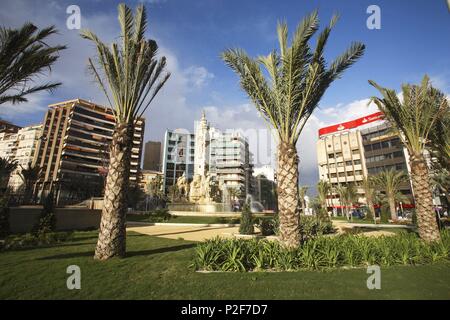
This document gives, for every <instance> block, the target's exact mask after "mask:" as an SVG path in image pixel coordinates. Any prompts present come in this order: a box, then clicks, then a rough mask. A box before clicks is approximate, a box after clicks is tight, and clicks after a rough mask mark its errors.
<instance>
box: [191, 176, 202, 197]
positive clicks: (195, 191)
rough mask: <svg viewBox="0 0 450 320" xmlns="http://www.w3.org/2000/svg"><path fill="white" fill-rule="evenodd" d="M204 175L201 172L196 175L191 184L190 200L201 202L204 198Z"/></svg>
mask: <svg viewBox="0 0 450 320" xmlns="http://www.w3.org/2000/svg"><path fill="white" fill-rule="evenodd" d="M202 180H203V179H202V176H201V175H199V174H196V175H194V179H193V180H192V182H191V185H190V188H189V189H190V190H189V191H190V192H189V201H191V202H194V203H199V202H200V201H201V200H203V199H204V193H203V181H202Z"/></svg>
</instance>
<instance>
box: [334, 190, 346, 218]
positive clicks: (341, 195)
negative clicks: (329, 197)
mask: <svg viewBox="0 0 450 320" xmlns="http://www.w3.org/2000/svg"><path fill="white" fill-rule="evenodd" d="M335 191H336V193H337V194H338V196H339V204H340V206H341V209H342V214H345V216H346V217H347V218H348V213H347V207H346V203H345V198H346V192H347V189H346V187H344V186H343V185H338V186H337V187H336V188H335Z"/></svg>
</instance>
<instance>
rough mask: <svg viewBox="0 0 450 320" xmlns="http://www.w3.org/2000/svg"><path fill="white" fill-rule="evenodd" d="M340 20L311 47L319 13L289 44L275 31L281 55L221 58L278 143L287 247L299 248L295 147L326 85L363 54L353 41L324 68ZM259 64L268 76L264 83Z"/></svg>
mask: <svg viewBox="0 0 450 320" xmlns="http://www.w3.org/2000/svg"><path fill="white" fill-rule="evenodd" d="M337 20H338V18H337V16H334V17H333V18H332V19H331V22H330V24H329V26H327V27H325V29H324V30H323V31H322V32H321V33H320V34H319V36H318V39H317V44H316V46H315V49H312V48H311V46H310V44H309V42H310V40H311V38H312V37H313V35H314V34H315V33H316V31H317V30H318V29H319V19H318V15H317V11H315V12H313V13H312V14H310V15H308V16H307V17H306V18H305V19H303V21H302V22H301V23H300V24H299V25H298V27H297V30H296V31H295V33H294V36H293V38H292V43H291V46H289V45H288V27H287V24H286V23H279V24H278V27H277V33H278V41H279V44H280V51H279V52H278V51H276V50H273V51H272V52H271V53H270V54H269V55H267V56H261V57H259V58H257V59H253V58H251V57H249V56H248V55H247V54H246V53H245V51H243V50H241V49H228V50H226V51H225V52H223V53H222V59H223V60H224V61H225V63H226V64H227V65H228V66H229V67H230V68H231V69H233V70H234V71H235V72H236V73H237V74H238V76H239V77H240V84H241V87H242V89H243V90H244V91H245V92H246V93H247V95H248V96H249V98H250V99H251V100H252V102H253V103H254V105H255V107H256V109H257V110H258V111H259V112H260V113H261V115H262V116H263V118H264V120H265V121H266V123H267V124H268V125H269V126H270V127H272V128H274V129H275V131H276V138H277V139H278V155H277V158H278V161H277V163H278V169H277V179H278V184H277V188H278V190H277V191H278V210H279V215H280V238H281V240H282V242H283V244H284V245H285V246H288V247H297V246H298V245H299V243H300V238H299V234H298V221H299V215H300V212H299V206H298V204H299V201H298V198H299V197H298V154H297V148H296V144H297V141H298V139H299V136H300V133H301V132H302V130H303V128H304V126H305V124H306V122H307V121H308V119H309V117H310V116H311V114H312V113H313V111H314V110H315V109H316V107H317V106H318V104H319V101H320V99H321V98H322V96H323V94H324V93H325V91H326V89H327V88H328V87H329V86H330V84H331V83H332V82H333V81H334V80H336V79H337V78H339V77H340V76H341V75H342V73H343V72H344V71H345V70H346V69H347V68H348V67H350V66H351V65H352V64H353V63H355V61H356V60H357V59H358V58H360V57H361V56H362V55H363V52H364V45H363V44H361V43H354V44H353V45H351V47H350V48H349V49H348V50H347V51H346V52H344V54H342V55H341V56H340V57H338V58H337V59H336V60H335V61H333V62H332V63H331V65H330V66H329V67H328V66H327V63H326V61H325V58H324V49H325V45H326V43H327V41H328V38H329V35H330V32H331V30H332V28H333V27H334V25H335V24H336V22H337ZM260 65H262V66H263V67H264V68H265V69H266V71H267V73H268V74H269V75H270V80H268V79H267V78H266V77H265V76H264V73H263V71H262V70H261V67H260Z"/></svg>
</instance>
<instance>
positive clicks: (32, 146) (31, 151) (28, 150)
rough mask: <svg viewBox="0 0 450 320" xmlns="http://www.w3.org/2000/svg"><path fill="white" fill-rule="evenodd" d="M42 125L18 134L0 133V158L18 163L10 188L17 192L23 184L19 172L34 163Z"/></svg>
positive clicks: (28, 128) (19, 131) (24, 129)
mask: <svg viewBox="0 0 450 320" xmlns="http://www.w3.org/2000/svg"><path fill="white" fill-rule="evenodd" d="M41 130H42V125H40V124H39V125H34V126H29V127H25V128H22V129H19V130H18V132H17V133H6V132H2V133H0V157H2V158H8V159H10V160H16V161H17V169H16V170H15V171H14V172H13V173H12V174H11V177H10V179H9V186H10V187H11V188H12V189H13V190H17V189H18V188H19V187H20V186H21V184H22V182H23V181H22V178H21V177H20V175H19V172H20V171H21V170H22V167H23V168H26V167H27V166H28V164H31V163H32V162H33V158H34V155H35V152H36V146H37V143H38V140H39V138H40V136H41Z"/></svg>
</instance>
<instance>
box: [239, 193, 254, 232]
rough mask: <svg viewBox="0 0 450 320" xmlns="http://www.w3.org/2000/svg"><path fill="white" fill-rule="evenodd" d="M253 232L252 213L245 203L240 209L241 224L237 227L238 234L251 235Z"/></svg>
mask: <svg viewBox="0 0 450 320" xmlns="http://www.w3.org/2000/svg"><path fill="white" fill-rule="evenodd" d="M254 232H255V230H254V227H253V218H252V211H251V210H250V203H249V202H248V201H247V202H246V203H245V204H244V207H243V208H242V213H241V224H240V225H239V233H240V234H253V233H254Z"/></svg>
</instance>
